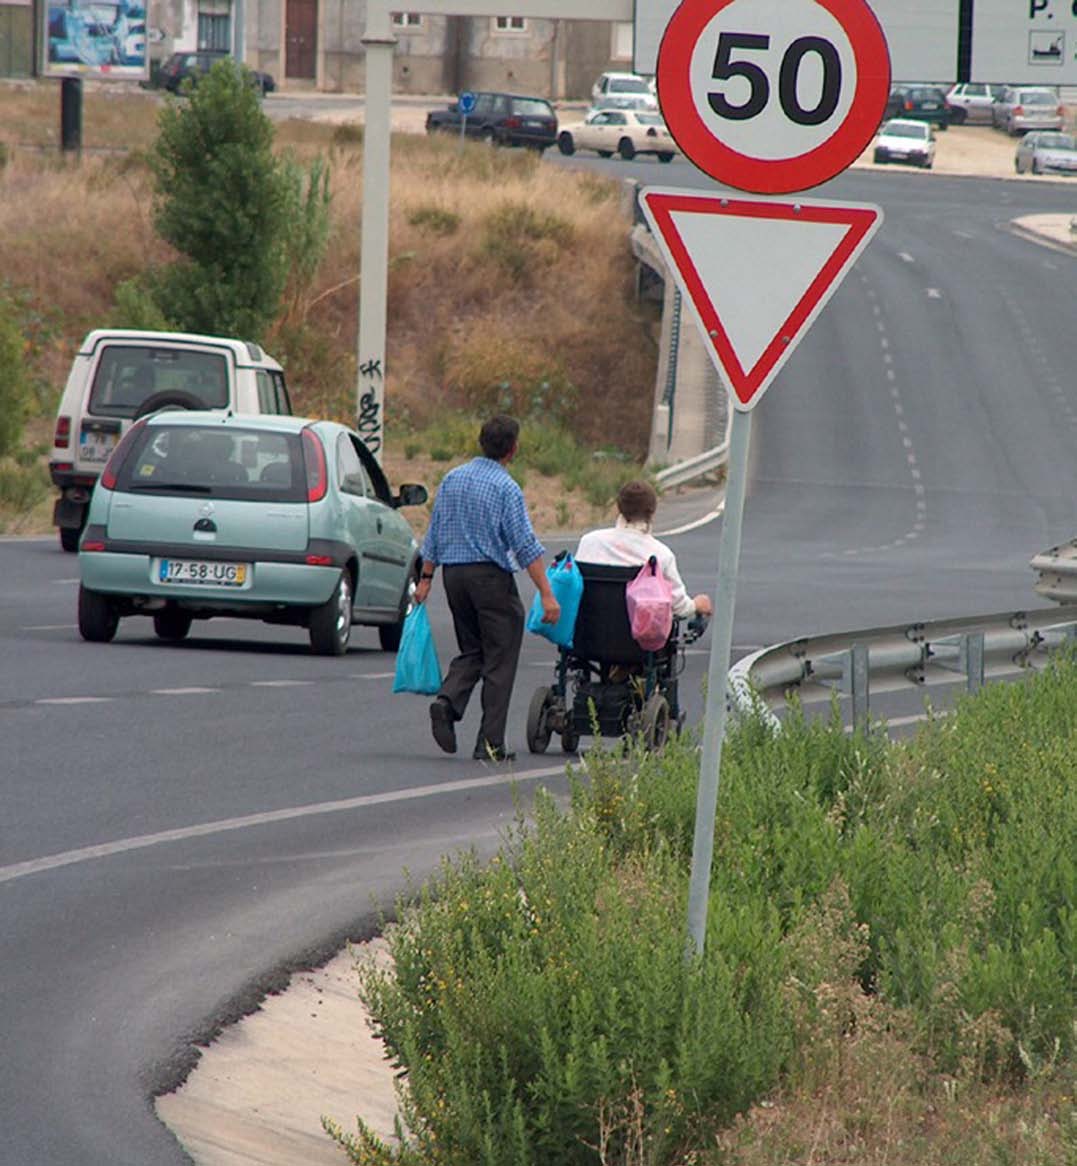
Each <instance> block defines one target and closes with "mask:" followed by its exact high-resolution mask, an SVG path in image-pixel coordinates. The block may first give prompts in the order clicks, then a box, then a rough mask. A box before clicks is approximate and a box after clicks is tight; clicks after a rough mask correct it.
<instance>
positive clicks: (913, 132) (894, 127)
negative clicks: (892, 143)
mask: <svg viewBox="0 0 1077 1166" xmlns="http://www.w3.org/2000/svg"><path fill="white" fill-rule="evenodd" d="M928 132H929V131H928V127H927V126H926V125H915V126H914V125H909V124H908V123H907V122H905V123H903V122H895V121H892V122H890V124H889V125H887V126H885V127H884V128H883V133H884V134H886V136H887V137H890V138H926V137H927V136H928Z"/></svg>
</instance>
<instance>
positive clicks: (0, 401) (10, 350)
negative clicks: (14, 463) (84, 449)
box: [0, 296, 30, 457]
mask: <svg viewBox="0 0 1077 1166" xmlns="http://www.w3.org/2000/svg"><path fill="white" fill-rule="evenodd" d="M26 347H27V345H26V342H25V340H24V338H23V335H22V332H21V330H20V329H19V326H18V323H17V321H16V317H15V309H14V305H13V304H12V303H11V301H10V300H8V299H7V298H5V297H2V296H0V457H2V456H3V455H4V454H6V453H9V452H10V451H12V450H14V449H15V447H16V446H17V445H18V444H19V442H20V440H21V439H22V427H23V422H24V421H25V419H26V413H27V410H28V408H29V404H30V382H29V377H28V375H27V371H26V362H25V359H24V353H25V350H26Z"/></svg>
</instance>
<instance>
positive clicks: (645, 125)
mask: <svg viewBox="0 0 1077 1166" xmlns="http://www.w3.org/2000/svg"><path fill="white" fill-rule="evenodd" d="M557 148H558V149H559V150H560V151H561V153H562V154H574V153H575V152H576V151H577V150H594V151H596V153H598V155H599V156H600V157H602V158H610V157H612V156H613V155H614V154H619V155H620V156H621V157H622V158H624V160H625V161H626V162H627V161H629V160H630V159H632V158H634V157H635V156H636V155H637V154H654V155H656V157H657V158H658V161H659V162H671V161H672V160H673V155H674V154H675V153H676V152H677V143H676V142H674V140H673V138H672V137H671V136H670V132H669V130H668V129H666V123H665V122H664V121H663V120H662V115H661V114H660V113H656V112H653V111H650V110H643V109H592V110H591V112H590V113H589V114H588V115H587V116H586V117H585V118H584V119H583V121H579V122H576V123H575V124H573V125H567V126H565V127H564V128H563V129H562V130H561V132H560V133H559V134H558V135H557Z"/></svg>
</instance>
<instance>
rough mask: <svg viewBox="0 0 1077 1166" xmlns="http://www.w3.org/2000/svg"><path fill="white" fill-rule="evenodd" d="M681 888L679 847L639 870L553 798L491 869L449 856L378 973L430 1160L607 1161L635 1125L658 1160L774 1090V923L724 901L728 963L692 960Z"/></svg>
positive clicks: (391, 1041)
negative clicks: (603, 1150) (599, 1148)
mask: <svg viewBox="0 0 1077 1166" xmlns="http://www.w3.org/2000/svg"><path fill="white" fill-rule="evenodd" d="M685 888H686V880H685V877H684V871H683V870H681V869H678V867H677V866H676V864H675V863H674V862H673V856H672V855H671V853H670V852H669V851H668V850H664V851H663V850H661V849H657V848H656V849H654V850H652V851H650V852H640V853H637V854H634V855H632V858H631V860H630V861H627V862H626V861H624V860H623V859H622V858H619V857H618V855H617V853H616V851H615V850H614V849H613V848H611V847H610V846H608V845H606V844H604V843H603V840H602V838H601V836H600V834H599V833H598V831H597V830H596V828H595V826H594V824H593V822H591V821H589V820H588V819H587V817H586V816H565V815H562V814H561V813H559V812H558V811H557V810H556V808H555V807H554V805H553V803H552V801H550V800H549V799H547V798H544V797H540V798H539V800H538V803H537V807H536V815H535V824H534V826H533V827H524V826H523V825H519V824H518V826H517V828H516V830H515V832H514V833H513V835H512V836H511V838H510V840H509V843H508V845H507V847H506V850H505V852H504V853H503V854H502V855H501V856H499V857H498V858H497V859H496V860H495V861H494V862H493V863H491V864H490V865H488V866H481V865H480V864H479V863H478V862H477V861H476V860H475V859H473V858H469V857H465V858H462V859H458V860H456V861H453V862H446V863H445V864H444V866H443V868H442V872H441V875H440V877H439V878H438V879H437V880H436V881H435V882H434V883H433V884H432V885H430V886H428V887H427V888H426V889H425V890H424V892H423V894H422V896H421V899H420V901H419V903H418V905H417V906H414V907H412V908H406V907H405V908H402V913H401V919H402V923H401V925H400V926H399V927H396V928H393V929H391V930H390V934H389V943H390V948H391V950H392V954H393V957H394V970H393V972H392V973H391V974H389V973H384V972H379V971H378V970H376V969H375V968H373V967H370V968H368V969H366V971H365V972H364V974H363V986H362V994H363V996H364V999H366V1000H367V1001H368V1003H369V1004H370V1006H371V1008H372V1011H373V1014H374V1016H375V1017H376V1018H377V1025H378V1029H379V1031H380V1034H381V1035H382V1036H383V1038H384V1039H385V1041H386V1043H387V1046H388V1049H389V1051H390V1053H391V1055H392V1057H393V1058H394V1060H395V1061H396V1062H397V1063H398V1064H399V1065H401V1066H402V1067H405V1068H406V1070H407V1082H408V1089H407V1099H406V1105H405V1110H406V1115H405V1116H406V1119H407V1123H408V1125H409V1126H410V1128H411V1129H412V1130H413V1131H414V1138H413V1143H412V1146H411V1148H410V1151H411V1152H412V1153H415V1154H417V1155H418V1160H421V1161H423V1162H426V1163H431V1164H433V1163H437V1164H439V1166H440V1164H444V1166H450V1164H452V1166H457V1164H459V1166H464V1164H467V1166H478V1164H486V1166H502V1164H503V1163H505V1162H513V1163H520V1164H534V1166H541V1164H545V1163H552V1162H556V1163H559V1164H564V1166H572V1164H573V1163H580V1164H583V1163H592V1162H595V1161H596V1158H595V1150H594V1148H593V1147H594V1146H596V1145H597V1144H598V1141H599V1139H600V1137H602V1138H604V1139H605V1141H606V1144H607V1147H608V1149H609V1151H610V1152H611V1153H613V1152H614V1149H615V1147H617V1146H621V1147H623V1146H624V1145H626V1144H627V1142H628V1140H629V1138H630V1136H632V1134H633V1129H634V1126H635V1125H636V1124H639V1125H640V1126H641V1127H642V1130H643V1135H644V1137H645V1139H646V1141H647V1144H648V1146H649V1147H653V1152H654V1154H655V1157H654V1159H653V1160H655V1161H661V1160H664V1159H663V1155H664V1154H672V1153H673V1152H674V1151H676V1150H678V1149H680V1148H682V1147H686V1146H689V1145H699V1144H702V1143H703V1142H704V1141H705V1140H706V1138H707V1136H708V1134H709V1131H710V1130H711V1129H712V1127H713V1123H714V1122H715V1121H721V1120H727V1119H728V1118H730V1117H731V1116H732V1114H733V1113H734V1112H736V1111H737V1110H738V1109H740V1108H742V1107H743V1106H744V1105H746V1104H747V1103H748V1101H749V1100H750V1099H751V1098H752V1097H754V1096H756V1095H757V1094H758V1093H759V1092H760V1091H761V1090H765V1089H767V1088H768V1087H770V1086H771V1085H772V1084H773V1083H774V1082H775V1080H776V1078H777V1073H778V1069H779V1066H780V1064H781V1062H782V1059H783V1057H784V1056H785V1055H786V1053H787V1040H786V1037H785V1035H784V1034H785V1032H786V1029H787V1025H786V1023H785V1020H784V1005H783V1003H782V994H781V980H782V975H783V956H782V952H781V945H780V942H779V930H778V925H777V919H776V917H775V916H774V914H773V912H771V911H770V910H769V909H768V908H767V907H766V905H765V904H763V903H762V902H761V901H756V902H755V903H751V904H743V903H742V904H737V905H729V906H728V907H726V906H721V907H718V908H716V910H715V911H714V912H713V914H712V918H711V920H710V943H711V944H712V945H713V947H712V948H711V950H712V952H713V955H712V958H709V959H707V960H706V961H702V962H697V961H693V960H686V959H685V952H684V930H683V923H682V919H683V907H684V901H685ZM343 1140H344V1141H345V1142H347V1139H343ZM354 1160H356V1161H362V1160H363V1159H362V1158H360V1157H358V1156H356V1157H355V1158H354ZM403 1160H405V1161H406V1160H407V1158H406V1157H405V1158H404V1159H403ZM610 1160H618V1161H619V1160H621V1159H620V1158H619V1157H614V1158H612V1159H610Z"/></svg>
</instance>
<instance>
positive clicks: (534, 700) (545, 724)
mask: <svg viewBox="0 0 1077 1166" xmlns="http://www.w3.org/2000/svg"><path fill="white" fill-rule="evenodd" d="M549 701H550V690H549V688H536V689H535V692H534V694H533V695H532V697H531V703H530V704H529V705H528V707H527V747H528V749H530V750H531V752H532V753H545V752H546V747H547V746H548V745H549V743H550V722H549V718H548V717H547V715H546V707H547V705H548V704H549Z"/></svg>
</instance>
